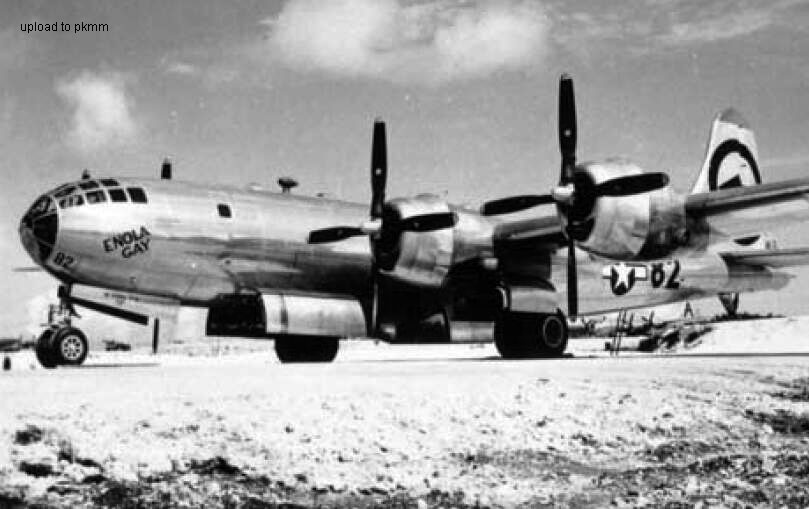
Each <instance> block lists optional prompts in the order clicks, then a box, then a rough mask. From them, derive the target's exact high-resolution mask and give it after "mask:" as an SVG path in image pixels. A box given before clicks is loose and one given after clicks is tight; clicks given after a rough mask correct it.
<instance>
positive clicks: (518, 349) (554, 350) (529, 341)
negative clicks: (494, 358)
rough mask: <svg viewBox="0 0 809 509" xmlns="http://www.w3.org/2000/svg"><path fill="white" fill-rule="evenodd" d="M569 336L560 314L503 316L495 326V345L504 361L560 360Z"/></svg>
mask: <svg viewBox="0 0 809 509" xmlns="http://www.w3.org/2000/svg"><path fill="white" fill-rule="evenodd" d="M567 333H568V331H567V321H566V320H565V317H564V315H563V314H562V313H561V312H559V313H555V314H539V313H504V314H503V315H502V316H501V317H500V318H498V320H497V321H496V322H495V324H494V344H495V346H496V347H497V351H498V352H500V355H502V356H503V358H504V359H537V358H550V357H561V356H562V354H564V352H565V348H567Z"/></svg>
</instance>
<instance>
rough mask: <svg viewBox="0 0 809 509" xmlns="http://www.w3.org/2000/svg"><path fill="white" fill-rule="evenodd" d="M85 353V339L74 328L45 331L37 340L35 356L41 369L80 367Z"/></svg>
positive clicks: (67, 327) (82, 334)
mask: <svg viewBox="0 0 809 509" xmlns="http://www.w3.org/2000/svg"><path fill="white" fill-rule="evenodd" d="M87 353H88V346H87V337H86V336H85V335H84V333H83V332H82V331H81V330H79V329H77V328H76V327H70V326H66V327H58V328H54V327H52V328H49V329H45V331H44V332H43V333H42V334H41V335H40V336H39V340H37V345H36V356H37V360H38V361H39V363H40V364H41V365H42V367H43V368H47V369H53V368H55V367H56V366H80V365H81V364H82V363H83V362H84V360H85V359H86V358H87Z"/></svg>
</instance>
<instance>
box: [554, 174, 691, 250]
mask: <svg viewBox="0 0 809 509" xmlns="http://www.w3.org/2000/svg"><path fill="white" fill-rule="evenodd" d="M641 173H643V170H641V168H640V167H638V166H637V165H635V164H633V163H631V162H628V161H623V160H609V161H604V162H598V163H586V164H583V165H580V166H577V167H576V173H575V177H574V178H575V179H576V180H577V184H578V186H579V188H580V189H581V190H582V191H581V192H580V193H579V196H577V198H576V200H577V201H576V203H575V204H574V206H573V208H571V209H568V210H564V209H563V210H562V213H561V217H562V223H563V224H564V225H565V226H566V227H567V225H568V223H569V221H571V220H572V221H573V222H574V228H573V229H572V230H573V231H572V235H573V237H574V239H575V240H577V241H578V246H579V247H581V248H582V249H585V250H587V251H590V252H592V253H595V254H598V255H601V256H605V257H608V258H621V259H632V258H635V259H643V258H656V257H660V256H665V255H666V254H668V253H670V252H671V251H672V250H674V249H676V248H677V247H679V246H681V245H683V244H684V243H685V242H686V241H687V230H686V216H685V202H684V199H683V198H682V197H680V196H679V195H677V194H676V193H674V192H673V190H672V189H671V187H669V186H666V187H663V188H661V189H658V190H655V191H651V192H646V193H640V194H633V195H628V196H598V197H597V196H595V194H594V192H593V190H594V189H595V187H596V186H598V185H599V184H601V183H603V182H606V181H608V180H611V179H615V178H618V177H625V176H628V175H639V174H641Z"/></svg>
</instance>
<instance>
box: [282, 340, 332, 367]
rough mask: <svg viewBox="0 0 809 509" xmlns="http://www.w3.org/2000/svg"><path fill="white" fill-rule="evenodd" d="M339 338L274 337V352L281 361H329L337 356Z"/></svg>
mask: <svg viewBox="0 0 809 509" xmlns="http://www.w3.org/2000/svg"><path fill="white" fill-rule="evenodd" d="M339 348H340V340H339V339H337V338H323V337H316V336H286V337H279V338H275V354H276V355H277V356H278V360H279V361H281V362H282V363H288V362H331V361H333V360H334V358H335V357H337V350H338V349H339Z"/></svg>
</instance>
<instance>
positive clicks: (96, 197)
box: [87, 189, 107, 203]
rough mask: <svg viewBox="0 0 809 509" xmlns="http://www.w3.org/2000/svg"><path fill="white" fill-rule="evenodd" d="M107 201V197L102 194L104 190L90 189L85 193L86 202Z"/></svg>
mask: <svg viewBox="0 0 809 509" xmlns="http://www.w3.org/2000/svg"><path fill="white" fill-rule="evenodd" d="M105 201H107V197H106V196H105V195H104V191H102V190H100V189H99V190H98V191H90V192H89V193H87V203H101V202H105Z"/></svg>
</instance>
